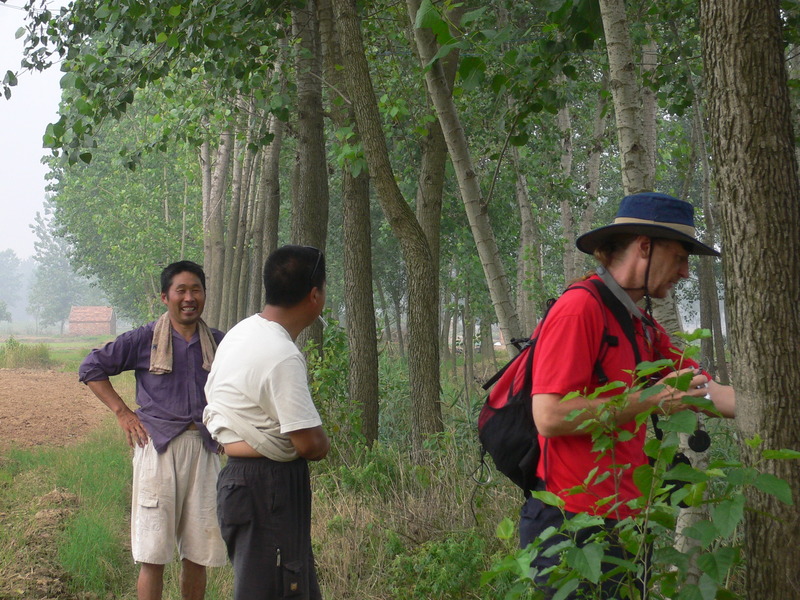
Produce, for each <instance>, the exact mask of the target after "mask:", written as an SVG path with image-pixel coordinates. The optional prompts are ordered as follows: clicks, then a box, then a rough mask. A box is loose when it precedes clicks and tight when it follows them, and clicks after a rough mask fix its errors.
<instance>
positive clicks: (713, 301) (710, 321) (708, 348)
mask: <svg viewBox="0 0 800 600" xmlns="http://www.w3.org/2000/svg"><path fill="white" fill-rule="evenodd" d="M698 97H699V94H698ZM694 123H695V129H696V132H697V145H698V150H699V152H698V154H699V156H700V168H701V172H702V175H703V216H704V218H705V225H706V230H705V235H704V237H703V241H704V242H705V244H706V245H708V246H713V244H714V240H715V238H716V237H717V233H716V232H717V224H716V219H715V217H714V213H713V209H712V206H711V165H710V164H709V160H708V156H709V153H708V148H707V147H706V131H705V127H704V126H703V123H705V119H704V118H703V113H702V104H700V103H698V105H697V107H696V108H695V118H694ZM700 303H701V304H700V316H701V319H702V321H701V326H702V327H703V328H706V329H709V330H711V332H712V336H711V339H704V340H702V342H701V344H702V350H703V352H702V354H703V356H704V357H709V358H710V360H708V361H707V362H708V366H709V368H710V369H711V370H710V373H711V374H712V375H713V376H714V378H715V379H716V380H717V381H719V383H722V384H725V385H730V380H731V378H730V374H729V373H728V359H727V357H726V356H725V339H724V337H723V335H722V316H721V314H720V313H721V311H720V307H719V293H718V292H717V281H716V276H715V275H714V257H713V256H701V257H700Z"/></svg>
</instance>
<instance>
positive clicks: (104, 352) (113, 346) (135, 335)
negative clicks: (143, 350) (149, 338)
mask: <svg viewBox="0 0 800 600" xmlns="http://www.w3.org/2000/svg"><path fill="white" fill-rule="evenodd" d="M141 338H142V328H140V329H135V330H133V331H127V332H125V333H123V334H122V335H120V336H119V337H118V338H117V339H115V340H114V341H112V342H108V343H107V344H106V345H104V346H102V347H100V348H95V349H94V350H92V351H91V352H89V354H88V355H87V356H86V358H84V359H83V362H82V363H81V366H80V367H79V368H78V380H79V381H81V382H83V383H87V382H89V381H101V380H104V379H108V378H109V377H111V376H113V375H119V374H120V373H122V372H123V371H128V370H131V369H135V368H136V367H137V361H138V359H139V357H138V355H139V354H140V353H139V352H138V346H139V343H140V342H141Z"/></svg>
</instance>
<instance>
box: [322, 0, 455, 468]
mask: <svg viewBox="0 0 800 600" xmlns="http://www.w3.org/2000/svg"><path fill="white" fill-rule="evenodd" d="M333 7H334V12H335V14H336V26H337V30H338V31H339V33H340V41H341V43H342V58H343V63H344V67H345V69H344V71H345V77H346V79H347V89H348V92H349V95H350V100H351V102H352V103H353V109H354V110H355V115H356V122H357V125H358V130H359V132H360V134H361V136H362V140H363V142H364V155H365V157H366V160H367V164H368V165H369V172H370V176H371V177H372V179H373V181H375V186H376V188H377V191H378V198H379V200H380V203H381V208H382V209H383V212H384V214H385V215H386V220H387V221H388V222H389V225H390V226H391V228H392V231H393V232H394V234H395V236H396V237H397V239H398V242H399V243H400V248H401V252H402V254H403V259H404V261H405V267H406V275H407V281H408V305H409V310H408V329H409V337H410V342H409V360H408V370H409V381H410V387H411V390H410V392H411V402H412V409H413V415H412V419H411V442H412V451H413V455H414V458H415V460H417V461H421V460H422V458H423V456H424V447H423V442H424V440H425V438H426V437H427V436H428V435H429V434H432V433H438V432H441V431H442V430H443V423H442V412H441V404H440V399H439V348H438V345H437V327H436V319H437V314H436V310H437V309H436V296H437V293H436V290H435V289H434V288H433V286H432V282H433V281H435V274H434V273H433V271H434V268H435V267H434V265H433V261H432V258H431V253H430V248H429V246H428V241H427V238H426V237H425V232H423V231H422V228H421V227H420V225H419V222H418V221H417V220H416V218H415V216H414V213H413V211H412V210H411V208H410V207H409V206H408V204H407V203H406V201H405V198H403V195H402V193H401V192H400V189H399V188H398V187H397V183H396V180H395V177H394V173H393V171H392V167H391V163H390V161H389V154H388V150H387V148H386V138H385V135H384V133H383V130H382V129H381V118H380V114H379V113H378V104H377V99H376V97H375V92H374V90H373V87H372V80H371V79H370V74H369V67H368V65H367V59H366V55H365V53H364V42H363V40H362V37H361V30H360V27H359V23H358V20H357V17H356V12H355V2H354V1H353V0H333Z"/></svg>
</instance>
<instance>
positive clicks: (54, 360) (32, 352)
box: [0, 336, 111, 372]
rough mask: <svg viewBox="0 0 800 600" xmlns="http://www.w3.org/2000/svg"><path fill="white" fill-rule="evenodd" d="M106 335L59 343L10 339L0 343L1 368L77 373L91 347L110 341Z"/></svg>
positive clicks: (77, 338) (64, 339) (70, 339)
mask: <svg viewBox="0 0 800 600" xmlns="http://www.w3.org/2000/svg"><path fill="white" fill-rule="evenodd" d="M110 339H111V338H110V337H109V336H100V337H98V336H94V337H76V338H62V339H60V340H59V341H55V342H54V341H48V342H46V343H45V342H36V341H32V342H31V341H24V342H23V341H20V340H18V339H16V338H15V337H13V336H12V337H9V338H8V339H7V340H5V341H4V342H3V343H2V344H0V368H6V369H57V370H59V371H62V372H74V371H77V370H78V366H79V365H80V364H81V361H82V360H83V359H84V358H85V357H86V355H87V354H88V353H89V351H90V350H91V349H92V348H96V347H97V346H100V345H102V344H103V343H105V342H107V341H109V340H110Z"/></svg>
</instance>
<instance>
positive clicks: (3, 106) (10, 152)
mask: <svg viewBox="0 0 800 600" xmlns="http://www.w3.org/2000/svg"><path fill="white" fill-rule="evenodd" d="M65 3H66V2H61V1H58V2H53V3H52V5H53V6H60V5H62V4H65ZM23 4H24V0H7V2H6V3H5V4H4V3H0V79H2V78H3V77H5V73H6V71H9V70H10V71H14V72H17V71H18V70H19V63H20V60H21V59H22V45H23V42H24V37H23V38H20V39H16V38H15V37H14V34H15V32H16V31H17V29H19V28H20V27H22V25H23V23H24V16H25V13H24V12H23V11H22V10H21V7H22V5H23ZM60 79H61V72H60V71H59V70H58V67H57V66H56V67H52V68H50V69H48V70H47V71H45V72H44V73H25V74H24V75H21V76H20V78H19V84H18V85H17V87H15V88H12V95H11V99H10V100H6V99H5V98H4V97H3V96H2V93H0V250H5V249H7V248H11V249H12V250H13V251H14V252H16V254H17V256H18V257H19V258H28V257H29V256H32V255H33V242H34V240H35V236H34V235H33V232H32V231H31V229H30V227H29V225H30V224H32V223H33V222H34V217H35V215H36V213H37V212H42V202H43V201H44V197H45V191H44V188H45V181H44V175H45V173H46V169H45V166H44V165H42V164H41V159H42V157H43V156H46V155H49V152H50V151H49V150H46V149H44V148H42V136H43V135H44V131H45V128H46V127H47V124H48V123H52V122H53V121H55V120H56V114H57V111H58V101H59V98H60V87H59V80H60Z"/></svg>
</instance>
